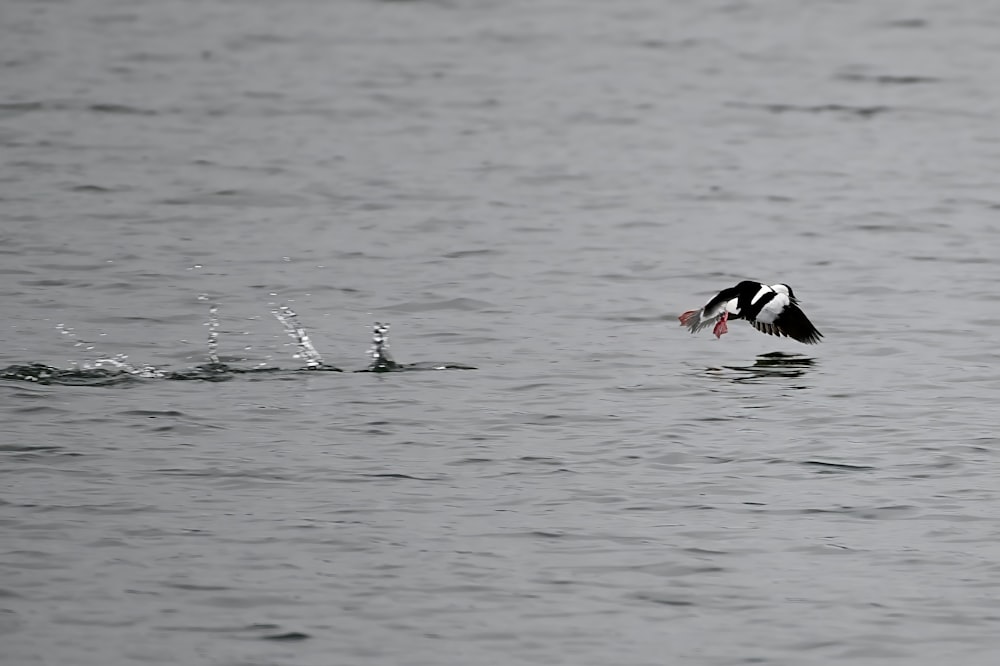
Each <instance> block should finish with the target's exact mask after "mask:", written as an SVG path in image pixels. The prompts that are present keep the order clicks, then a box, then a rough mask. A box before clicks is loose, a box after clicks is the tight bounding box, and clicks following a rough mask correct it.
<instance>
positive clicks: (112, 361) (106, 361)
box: [56, 324, 165, 379]
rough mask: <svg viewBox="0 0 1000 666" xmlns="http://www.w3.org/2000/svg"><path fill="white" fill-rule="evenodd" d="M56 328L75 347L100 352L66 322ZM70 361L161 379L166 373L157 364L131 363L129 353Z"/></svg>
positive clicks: (90, 367)
mask: <svg viewBox="0 0 1000 666" xmlns="http://www.w3.org/2000/svg"><path fill="white" fill-rule="evenodd" d="M56 330H57V331H59V333H60V334H61V335H63V336H65V337H66V338H67V339H69V341H70V342H72V343H73V346H74V347H78V348H82V349H83V350H84V351H86V352H91V353H98V351H97V345H95V344H93V343H92V342H88V341H87V340H84V339H83V338H81V337H80V336H79V335H78V334H77V332H76V330H75V329H73V328H72V327H70V326H67V325H66V324H56ZM70 363H71V364H72V365H73V366H74V367H77V368H80V369H81V370H83V371H85V373H86V372H88V371H98V373H101V372H107V368H105V366H111V367H112V368H114V369H115V370H117V371H119V372H125V373H127V374H130V375H134V376H136V377H145V378H150V379H159V378H162V377H164V376H165V374H164V373H163V372H162V371H161V370H160V369H158V368H157V367H155V366H152V365H140V366H137V365H133V364H132V363H129V360H128V355H126V354H115V355H114V356H107V357H104V358H98V359H97V360H95V361H75V360H74V361H70Z"/></svg>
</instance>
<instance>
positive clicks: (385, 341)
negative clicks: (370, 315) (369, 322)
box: [368, 321, 402, 372]
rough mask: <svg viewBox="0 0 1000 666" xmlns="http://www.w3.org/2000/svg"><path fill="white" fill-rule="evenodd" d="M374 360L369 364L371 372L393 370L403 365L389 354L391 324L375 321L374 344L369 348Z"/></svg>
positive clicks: (369, 353) (373, 330) (373, 329)
mask: <svg viewBox="0 0 1000 666" xmlns="http://www.w3.org/2000/svg"><path fill="white" fill-rule="evenodd" d="M368 355H369V356H371V357H372V362H371V363H370V364H369V365H368V371H369V372H391V371H393V370H399V369H400V368H401V367H402V366H400V365H399V364H398V363H396V362H395V361H394V360H392V356H391V355H390V354H389V324H387V323H386V324H383V323H381V322H378V321H377V322H375V325H374V326H373V327H372V346H371V348H370V349H369V350H368Z"/></svg>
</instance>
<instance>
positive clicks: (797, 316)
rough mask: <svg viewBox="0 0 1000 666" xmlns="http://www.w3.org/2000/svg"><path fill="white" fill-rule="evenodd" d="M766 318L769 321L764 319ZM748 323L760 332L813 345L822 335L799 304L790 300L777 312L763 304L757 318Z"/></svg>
mask: <svg viewBox="0 0 1000 666" xmlns="http://www.w3.org/2000/svg"><path fill="white" fill-rule="evenodd" d="M775 300H777V299H775ZM768 305H770V303H768ZM767 319H770V321H765V320H767ZM750 323H751V324H752V325H753V327H754V328H756V329H757V330H758V331H760V332H761V333H767V334H769V335H777V336H782V335H787V336H788V337H790V338H792V339H793V340H798V341H799V342H802V343H805V344H807V345H814V344H816V343H817V342H819V341H820V338H822V337H823V334H822V333H820V332H819V331H818V330H816V327H815V326H813V323H812V322H811V321H809V318H808V317H806V315H805V313H804V312H802V310H801V309H799V306H797V305H795V304H794V303H792V302H790V301H789V302H787V303H786V304H785V306H784V307H783V308H782V309H781V310H780V312H777V313H775V312H774V308H772V309H771V310H768V308H767V306H765V307H764V308H763V309H762V310H761V311H760V313H759V314H758V315H757V319H755V320H754V321H751V322H750Z"/></svg>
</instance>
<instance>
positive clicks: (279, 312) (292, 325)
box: [271, 305, 323, 369]
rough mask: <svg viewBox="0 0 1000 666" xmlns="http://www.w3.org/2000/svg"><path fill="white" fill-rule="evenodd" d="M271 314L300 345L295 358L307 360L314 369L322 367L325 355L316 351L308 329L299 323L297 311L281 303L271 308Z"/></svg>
mask: <svg viewBox="0 0 1000 666" xmlns="http://www.w3.org/2000/svg"><path fill="white" fill-rule="evenodd" d="M271 314H273V315H274V316H275V318H276V319H277V320H278V321H280V322H281V325H282V326H284V327H285V332H287V333H288V336H289V337H290V338H292V340H295V344H297V345H298V347H299V352H298V354H296V355H295V358H300V359H302V360H303V361H305V364H306V367H307V368H310V369H314V368H319V367H321V366H322V365H323V357H322V356H320V355H319V352H318V351H316V348H315V347H314V346H313V343H312V341H311V340H310V339H309V334H308V333H306V329H305V328H304V327H303V326H302V324H301V323H299V317H298V315H297V314H295V311H294V310H292V309H291V308H290V307H288V306H287V305H280V306H278V307H276V308H275V309H273V310H271Z"/></svg>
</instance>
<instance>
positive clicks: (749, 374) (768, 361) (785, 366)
mask: <svg viewBox="0 0 1000 666" xmlns="http://www.w3.org/2000/svg"><path fill="white" fill-rule="evenodd" d="M814 365H816V359H814V358H810V357H809V356H804V355H802V354H786V353H784V352H771V353H769V354H761V355H760V356H758V357H757V358H756V359H755V360H754V362H753V365H746V366H739V365H724V366H721V367H714V368H707V369H706V374H708V375H710V376H713V377H725V378H727V379H729V380H731V381H734V382H752V381H755V380H766V379H771V378H776V377H784V378H795V377H802V376H804V375H805V374H806V373H807V372H809V369H810V368H812V367H813V366H814ZM803 388H804V387H803Z"/></svg>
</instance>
